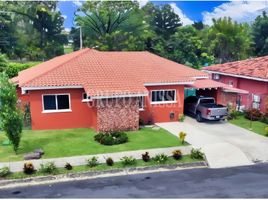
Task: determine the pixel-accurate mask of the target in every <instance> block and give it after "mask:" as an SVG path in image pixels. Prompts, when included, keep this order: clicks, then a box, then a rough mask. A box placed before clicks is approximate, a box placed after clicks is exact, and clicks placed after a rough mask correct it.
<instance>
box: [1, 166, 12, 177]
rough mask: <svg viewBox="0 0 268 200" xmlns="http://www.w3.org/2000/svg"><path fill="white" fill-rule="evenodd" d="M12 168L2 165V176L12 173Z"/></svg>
mask: <svg viewBox="0 0 268 200" xmlns="http://www.w3.org/2000/svg"><path fill="white" fill-rule="evenodd" d="M10 173H11V172H10V170H9V167H2V168H1V169H0V177H6V176H8V175H9V174H10Z"/></svg>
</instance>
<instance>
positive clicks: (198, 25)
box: [192, 21, 205, 30]
mask: <svg viewBox="0 0 268 200" xmlns="http://www.w3.org/2000/svg"><path fill="white" fill-rule="evenodd" d="M192 26H193V27H195V28H196V29H197V30H202V29H203V28H204V27H205V26H204V24H203V22H202V21H199V22H194V24H193V25H192Z"/></svg>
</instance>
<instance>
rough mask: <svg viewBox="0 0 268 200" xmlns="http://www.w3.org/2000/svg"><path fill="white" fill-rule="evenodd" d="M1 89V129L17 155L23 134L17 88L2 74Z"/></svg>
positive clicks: (0, 74)
mask: <svg viewBox="0 0 268 200" xmlns="http://www.w3.org/2000/svg"><path fill="white" fill-rule="evenodd" d="M0 88H1V92H0V102H1V103H0V118H1V124H0V125H1V127H0V128H1V129H2V130H3V131H4V132H5V133H6V136H7V137H8V139H9V141H10V142H11V144H12V146H13V150H14V151H15V153H17V151H18V148H19V144H20V139H21V134H22V114H21V110H20V108H18V105H17V102H18V98H17V91H16V86H15V85H14V84H12V83H11V82H10V81H9V79H8V77H7V75H6V74H5V73H0Z"/></svg>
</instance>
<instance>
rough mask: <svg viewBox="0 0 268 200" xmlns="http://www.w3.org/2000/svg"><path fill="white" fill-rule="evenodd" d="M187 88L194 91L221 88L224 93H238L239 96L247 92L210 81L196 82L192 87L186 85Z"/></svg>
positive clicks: (201, 80)
mask: <svg viewBox="0 0 268 200" xmlns="http://www.w3.org/2000/svg"><path fill="white" fill-rule="evenodd" d="M186 87H188V88H196V89H206V88H222V89H223V91H224V92H231V93H239V94H248V93H249V92H248V91H247V90H242V89H238V88H234V87H231V86H229V85H227V84H224V83H221V82H218V81H214V80H211V79H200V80H196V81H195V82H194V84H192V85H186Z"/></svg>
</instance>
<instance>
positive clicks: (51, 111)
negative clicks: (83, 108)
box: [42, 93, 72, 113]
mask: <svg viewBox="0 0 268 200" xmlns="http://www.w3.org/2000/svg"><path fill="white" fill-rule="evenodd" d="M63 95H67V96H68V99H69V109H58V98H57V96H63ZM44 96H55V103H56V109H54V110H45V104H44ZM42 109H43V110H42V113H60V112H72V106H71V94H70V93H59V94H42Z"/></svg>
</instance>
